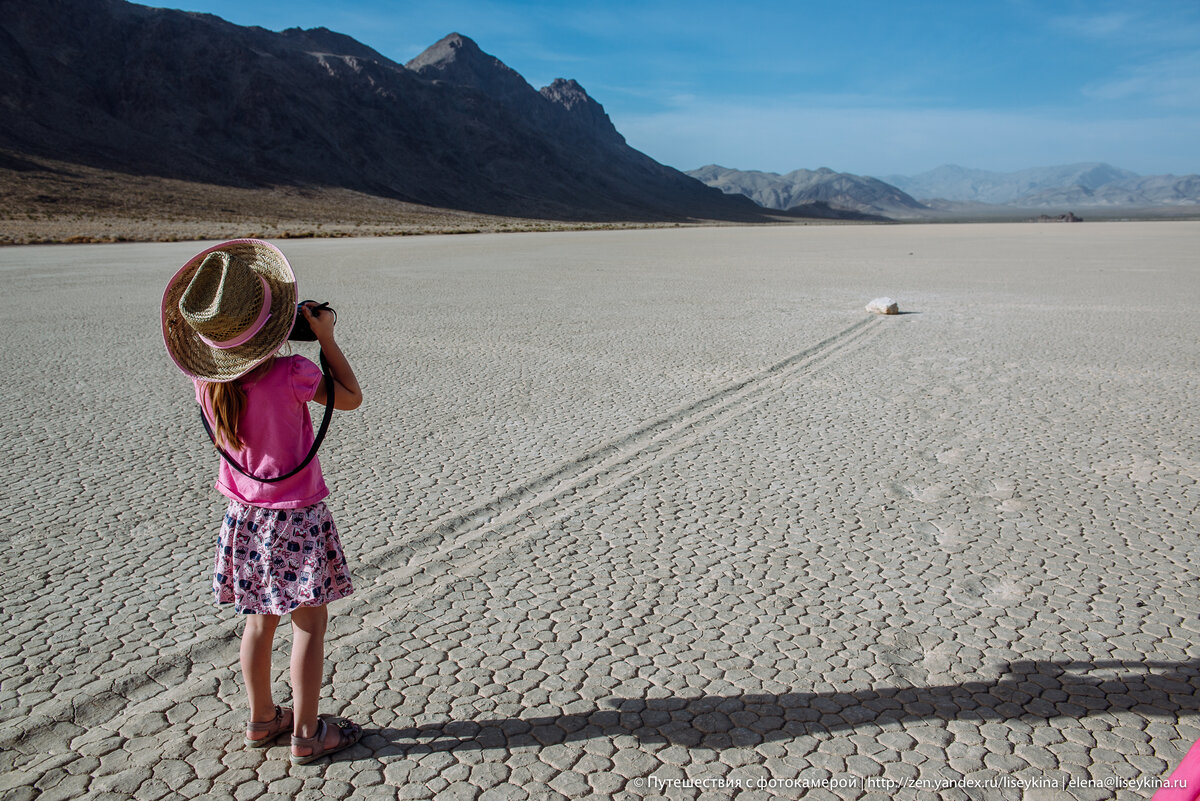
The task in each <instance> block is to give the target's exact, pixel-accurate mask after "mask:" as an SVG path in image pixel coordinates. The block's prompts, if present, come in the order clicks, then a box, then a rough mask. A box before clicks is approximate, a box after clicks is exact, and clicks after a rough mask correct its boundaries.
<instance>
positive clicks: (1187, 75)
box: [1083, 52, 1200, 109]
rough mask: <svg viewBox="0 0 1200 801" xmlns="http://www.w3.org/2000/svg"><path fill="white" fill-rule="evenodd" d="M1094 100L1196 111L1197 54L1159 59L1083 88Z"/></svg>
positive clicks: (1199, 102) (1199, 101)
mask: <svg viewBox="0 0 1200 801" xmlns="http://www.w3.org/2000/svg"><path fill="white" fill-rule="evenodd" d="M1083 94H1084V95H1085V96H1087V97H1090V98H1093V99H1096V100H1121V101H1126V100H1136V101H1141V102H1145V103H1151V104H1154V105H1158V106H1164V107H1168V108H1187V109H1196V108H1200V53H1195V52H1193V53H1186V54H1182V55H1176V56H1169V57H1166V58H1160V59H1157V60H1155V61H1152V62H1150V63H1147V64H1140V65H1135V66H1132V67H1128V68H1125V69H1122V70H1119V71H1118V72H1117V74H1116V75H1114V76H1113V77H1112V78H1110V79H1107V80H1101V81H1094V82H1092V83H1089V84H1086V85H1085V86H1084V87H1083Z"/></svg>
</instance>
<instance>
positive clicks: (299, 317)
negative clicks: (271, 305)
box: [288, 300, 337, 342]
mask: <svg viewBox="0 0 1200 801" xmlns="http://www.w3.org/2000/svg"><path fill="white" fill-rule="evenodd" d="M308 303H312V304H314V305H313V307H312V308H311V309H309V311H311V312H312V313H313V316H314V317H320V316H321V314H322V313H324V312H329V313H330V314H332V315H333V319H334V320H337V312H336V311H334V310H333V309H331V308H330V307H329V303H327V302H326V303H320V304H318V303H317V302H316V301H315V300H302V301H300V302H299V303H297V304H296V322H295V323H293V324H292V332H291V333H290V334H288V339H290V340H292V341H294V342H313V341H315V340H316V338H317V335H316V334H314V333H313V330H312V327H311V326H310V325H309V324H308V318H307V317H305V316H304V312H302V311H300V307H301V306H304V305H305V304H308Z"/></svg>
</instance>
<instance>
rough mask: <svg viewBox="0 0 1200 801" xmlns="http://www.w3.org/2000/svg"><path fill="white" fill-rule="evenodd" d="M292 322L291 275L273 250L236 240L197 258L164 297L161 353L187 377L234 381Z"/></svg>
mask: <svg viewBox="0 0 1200 801" xmlns="http://www.w3.org/2000/svg"><path fill="white" fill-rule="evenodd" d="M295 321H296V276H295V275H294V274H293V273H292V268H291V265H289V264H288V261H287V259H286V258H284V256H283V254H282V253H280V252H279V249H278V248H276V247H275V246H274V245H271V244H268V243H266V242H263V241H262V240H259V239H234V240H233V241H230V242H223V243H221V244H220V245H216V246H214V247H211V248H209V249H208V250H206V251H204V252H202V253H198V254H196V255H195V256H193V257H192V258H191V259H189V260H188V263H187V264H185V265H183V267H182V268H181V269H180V270H179V272H177V273H175V277H174V278H172V279H171V281H170V283H169V284H167V291H166V292H164V293H163V300H162V328H163V340H164V341H165V342H166V345H167V353H169V354H170V355H171V358H172V359H173V360H174V361H175V364H176V365H177V366H178V367H179V369H180V370H182V371H183V372H184V373H186V374H187V375H189V376H192V377H193V378H199V379H202V380H204V381H232V380H233V379H235V378H238V377H240V376H243V375H245V374H246V373H248V372H250V371H251V370H253V369H254V368H255V367H257V366H258V365H259V364H261V363H262V362H263V361H265V360H266V359H267V358H268V357H269V356H270V355H271V354H273V353H274V352H275V351H277V350H278V349H279V347H280V346H281V345H282V344H283V343H284V342H285V341H286V340H287V338H288V334H289V333H290V332H291V330H292V325H293V324H294V323H295Z"/></svg>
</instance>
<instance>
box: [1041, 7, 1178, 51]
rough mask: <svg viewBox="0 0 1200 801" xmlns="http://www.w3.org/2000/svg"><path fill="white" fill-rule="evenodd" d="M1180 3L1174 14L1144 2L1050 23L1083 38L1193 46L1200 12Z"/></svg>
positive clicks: (1151, 45)
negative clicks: (1128, 8)
mask: <svg viewBox="0 0 1200 801" xmlns="http://www.w3.org/2000/svg"><path fill="white" fill-rule="evenodd" d="M1181 6H1184V4H1179V3H1174V4H1172V6H1171V10H1172V11H1173V12H1174V13H1169V14H1165V13H1157V12H1156V9H1155V8H1154V7H1153V6H1152V5H1151V4H1145V5H1142V6H1139V7H1137V8H1136V9H1135V10H1121V11H1109V12H1096V13H1093V14H1072V15H1063V16H1055V17H1051V18H1050V20H1049V22H1050V25H1051V26H1052V27H1053V28H1056V29H1057V30H1059V31H1062V32H1064V33H1066V34H1069V35H1073V36H1078V37H1081V38H1084V39H1091V40H1096V41H1108V42H1115V43H1120V44H1123V45H1128V46H1138V47H1141V46H1145V47H1159V46H1165V47H1187V48H1189V49H1192V48H1194V47H1195V45H1196V42H1197V41H1200V13H1197V11H1196V9H1195V7H1192V8H1190V9H1189V8H1187V7H1186V6H1184V7H1183V8H1181ZM1181 12H1183V13H1181ZM1189 17H1190V19H1189Z"/></svg>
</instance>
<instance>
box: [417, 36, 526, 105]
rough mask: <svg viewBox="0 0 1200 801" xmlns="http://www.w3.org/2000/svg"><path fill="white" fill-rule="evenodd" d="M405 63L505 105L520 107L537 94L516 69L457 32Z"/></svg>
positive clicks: (424, 75)
mask: <svg viewBox="0 0 1200 801" xmlns="http://www.w3.org/2000/svg"><path fill="white" fill-rule="evenodd" d="M404 66H406V67H408V68H409V69H410V70H412V71H413V72H415V73H417V74H418V75H420V76H421V77H422V78H425V79H426V80H430V81H446V82H447V83H452V84H456V85H458V86H468V87H470V88H472V89H478V90H479V91H481V92H483V93H484V94H487V95H490V96H491V97H492V98H493V99H494V100H497V101H499V102H501V103H505V104H508V105H515V106H519V105H520V104H521V103H523V102H527V100H528V97H529V96H530V95H535V94H536V92H535V91H534V88H533V87H532V86H530V85H529V84H528V83H526V82H525V79H524V78H522V77H521V76H520V74H519V73H518V72H517V71H516V70H514V69H512V68H511V67H509V66H508V65H507V64H505V63H504V62H503V61H501V60H500V59H498V58H496V57H495V56H492V55H489V54H487V53H485V52H483V51H482V50H480V49H479V45H477V44H475V42H474V41H472V40H471V39H470V38H468V37H466V36H463V35H462V34H460V33H452V34H450V35H449V36H444V37H442V38H441V39H440V40H438V41H437V42H436V43H434V44H433V45H431V46H430V47H428V48H426V49H425V51H424V52H423V53H421V54H420V55H419V56H417V57H416V58H414V59H413V60H412V61H409V62H408V63H407V64H405V65H404Z"/></svg>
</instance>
